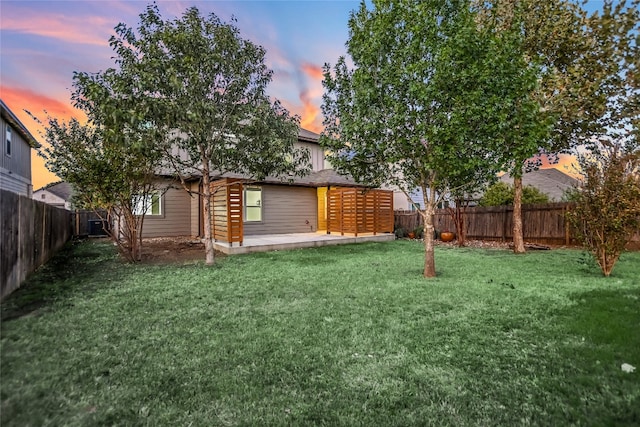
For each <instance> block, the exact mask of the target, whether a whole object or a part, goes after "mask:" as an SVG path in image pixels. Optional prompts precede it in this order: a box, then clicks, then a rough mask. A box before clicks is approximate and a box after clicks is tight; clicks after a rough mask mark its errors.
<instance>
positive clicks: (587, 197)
mask: <svg viewBox="0 0 640 427" xmlns="http://www.w3.org/2000/svg"><path fill="white" fill-rule="evenodd" d="M579 164H580V167H581V170H582V173H583V174H584V178H583V180H582V183H581V184H580V185H579V186H577V187H576V189H575V190H574V191H573V194H572V197H571V199H572V200H573V201H574V202H575V203H576V207H575V209H573V210H571V211H570V212H569V213H568V214H567V216H568V219H569V220H570V222H571V223H572V225H573V226H574V228H575V230H576V231H577V233H578V239H579V240H580V242H581V243H582V244H583V245H584V246H585V247H586V248H587V249H589V251H591V253H592V254H593V256H594V257H595V259H596V262H597V263H598V265H599V266H600V268H601V270H602V273H603V274H604V275H605V276H607V277H608V276H609V275H610V274H611V271H612V270H613V267H614V265H615V263H616V261H617V260H618V258H619V257H620V254H621V253H622V251H623V250H624V248H625V246H626V244H627V243H628V242H629V241H630V240H631V237H632V236H633V234H634V233H637V232H638V231H639V230H640V147H639V146H638V145H637V144H633V143H626V144H625V143H622V142H613V141H610V140H602V141H601V142H600V143H598V144H596V146H595V147H592V151H591V152H590V153H587V154H582V155H580V156H579Z"/></svg>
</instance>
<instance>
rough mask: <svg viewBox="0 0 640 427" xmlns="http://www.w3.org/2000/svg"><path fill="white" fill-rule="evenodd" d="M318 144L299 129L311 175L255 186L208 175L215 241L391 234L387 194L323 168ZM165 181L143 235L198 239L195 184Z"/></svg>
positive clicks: (198, 202) (199, 226)
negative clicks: (320, 234) (316, 234)
mask: <svg viewBox="0 0 640 427" xmlns="http://www.w3.org/2000/svg"><path fill="white" fill-rule="evenodd" d="M318 140H319V135H318V134H316V133H313V132H310V131H308V130H305V129H300V132H299V135H298V141H297V143H296V144H295V146H296V148H306V149H308V150H309V151H310V154H311V158H310V160H311V169H312V171H311V173H310V174H309V175H307V176H305V177H302V178H294V180H293V182H288V181H284V182H283V181H282V180H280V179H277V178H267V179H265V180H263V181H260V182H255V181H250V180H246V179H244V178H245V177H242V176H240V175H235V174H224V175H212V177H211V180H212V182H214V183H213V184H212V185H214V186H215V188H217V189H218V191H217V192H216V193H215V194H214V196H213V198H212V199H213V202H214V206H213V209H214V212H215V219H214V224H213V228H214V234H215V237H216V239H217V240H221V241H227V242H236V241H238V242H242V236H245V235H246V236H251V235H265V234H288V233H308V232H317V231H321V232H332V233H335V232H339V233H348V234H355V235H357V234H358V233H361V234H362V233H370V232H389V233H392V232H393V197H392V192H391V191H383V190H375V191H374V190H370V189H368V188H367V187H366V186H364V185H361V184H357V183H356V182H355V181H353V179H351V178H348V177H344V176H341V175H339V174H337V173H336V172H335V171H334V170H332V169H327V168H326V166H327V162H326V161H325V155H324V150H323V149H322V147H320V145H319V144H318ZM169 179H170V178H168V177H167V178H165V180H163V181H162V182H159V185H158V187H159V188H167V187H168V189H167V190H166V191H158V192H157V194H153V195H152V196H151V199H150V200H149V203H147V204H146V205H147V206H148V208H147V211H146V212H145V219H144V225H143V236H144V237H168V236H189V235H190V236H202V235H203V231H204V218H203V214H202V206H203V200H202V199H201V197H199V196H197V193H201V185H202V184H201V180H200V179H199V178H198V177H193V178H191V179H190V180H188V182H187V185H188V187H189V190H190V191H191V193H189V192H187V191H185V190H184V188H182V186H181V185H180V184H178V183H176V182H175V181H174V182H173V183H172V184H171V185H166V184H167V183H168V182H169V181H168V180H169ZM363 203H364V204H367V205H366V206H365V205H364V204H363ZM374 204H375V207H374ZM374 214H375V215H374ZM369 216H371V217H369ZM374 216H375V218H374ZM354 222H356V223H357V226H354V225H353V224H354ZM238 230H239V231H238ZM231 234H233V237H232V236H231ZM238 235H240V238H239V239H240V240H238V237H237V236H238ZM225 239H227V240H225Z"/></svg>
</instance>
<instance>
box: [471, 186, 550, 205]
mask: <svg viewBox="0 0 640 427" xmlns="http://www.w3.org/2000/svg"><path fill="white" fill-rule="evenodd" d="M514 199H515V189H514V188H513V186H511V185H509V184H507V183H506V182H502V181H499V182H496V183H495V184H493V185H491V186H490V187H489V188H487V191H485V192H484V194H483V195H482V198H481V199H480V202H479V205H480V206H504V205H513V200H514ZM534 203H549V196H547V195H546V194H544V193H542V192H541V191H540V190H538V189H537V188H536V187H533V186H531V185H526V186H524V187H523V188H522V204H525V205H527V204H534Z"/></svg>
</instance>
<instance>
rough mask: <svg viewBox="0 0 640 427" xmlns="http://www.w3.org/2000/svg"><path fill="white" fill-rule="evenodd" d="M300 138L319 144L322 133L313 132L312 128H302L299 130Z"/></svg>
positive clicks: (300, 139)
mask: <svg viewBox="0 0 640 427" xmlns="http://www.w3.org/2000/svg"><path fill="white" fill-rule="evenodd" d="M298 140H299V141H304V142H313V143H316V144H317V143H318V141H319V140H320V135H319V134H317V133H315V132H311V131H310V130H307V129H303V128H300V131H299V132H298Z"/></svg>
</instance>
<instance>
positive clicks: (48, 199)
mask: <svg viewBox="0 0 640 427" xmlns="http://www.w3.org/2000/svg"><path fill="white" fill-rule="evenodd" d="M32 199H33V200H37V201H39V202H42V203H46V204H48V205H51V206H55V207H57V208H63V209H67V210H68V209H70V207H71V203H69V202H66V201H65V200H64V199H63V198H62V197H59V196H56V195H55V194H53V193H52V192H50V191H47V190H38V191H36V192H35V193H33V197H32Z"/></svg>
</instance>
